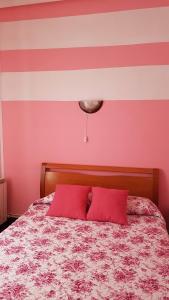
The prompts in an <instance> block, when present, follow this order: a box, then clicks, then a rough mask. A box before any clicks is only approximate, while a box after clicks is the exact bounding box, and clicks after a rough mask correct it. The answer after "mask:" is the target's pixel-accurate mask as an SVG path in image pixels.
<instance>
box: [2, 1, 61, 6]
mask: <svg viewBox="0 0 169 300" xmlns="http://www.w3.org/2000/svg"><path fill="white" fill-rule="evenodd" d="M54 1H63V0H1V2H0V7H10V6H20V5H28V4H35V3H44V2H54Z"/></svg>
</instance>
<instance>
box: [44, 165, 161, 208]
mask: <svg viewBox="0 0 169 300" xmlns="http://www.w3.org/2000/svg"><path fill="white" fill-rule="evenodd" d="M158 175H159V169H154V168H153V169H151V168H132V167H129V168H128V167H112V166H93V165H73V164H70V165H69V164H58V163H42V168H41V182H40V196H41V197H44V196H47V195H48V194H50V193H52V192H54V191H55V187H56V184H79V185H90V186H101V187H106V188H117V189H128V190H129V194H130V195H133V196H142V197H147V198H149V199H151V200H152V201H153V202H154V203H156V204H158Z"/></svg>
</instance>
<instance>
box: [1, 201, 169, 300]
mask: <svg viewBox="0 0 169 300" xmlns="http://www.w3.org/2000/svg"><path fill="white" fill-rule="evenodd" d="M48 208H49V205H48V204H40V203H39V204H38V203H36V205H31V207H30V208H29V210H28V211H27V212H26V213H25V214H24V215H23V216H21V217H20V218H19V219H18V220H17V221H16V222H15V223H14V224H12V225H11V226H10V227H8V229H6V230H5V231H3V232H2V233H1V234H0V299H3V300H13V299H15V300H17V299H19V300H22V299H29V300H35V299H36V300H42V299H43V300H45V299H57V300H60V299H63V300H81V299H86V300H88V299H89V300H99V299H104V300H141V299H142V300H148V299H152V300H162V299H163V300H167V299H169V240H168V235H167V232H166V229H165V223H164V220H163V218H162V217H160V215H159V216H157V215H158V214H157V215H153V216H141V215H129V216H128V223H129V225H128V226H124V225H123V226H122V225H117V224H113V223H103V222H102V223H101V222H90V221H80V220H71V219H65V218H52V217H46V216H45V214H46V212H47V210H48Z"/></svg>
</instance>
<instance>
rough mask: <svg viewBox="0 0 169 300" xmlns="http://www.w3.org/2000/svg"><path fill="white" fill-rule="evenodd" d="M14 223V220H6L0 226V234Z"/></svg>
mask: <svg viewBox="0 0 169 300" xmlns="http://www.w3.org/2000/svg"><path fill="white" fill-rule="evenodd" d="M14 221H16V218H12V217H11V218H8V219H7V221H6V222H5V223H3V224H1V225H0V232H1V231H3V230H4V229H6V228H7V227H8V226H9V225H11V224H12V223H13V222H14Z"/></svg>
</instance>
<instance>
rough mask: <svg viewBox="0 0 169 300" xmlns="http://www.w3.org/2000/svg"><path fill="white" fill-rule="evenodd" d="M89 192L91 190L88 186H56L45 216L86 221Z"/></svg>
mask: <svg viewBox="0 0 169 300" xmlns="http://www.w3.org/2000/svg"><path fill="white" fill-rule="evenodd" d="M90 190H91V188H90V187H88V186H80V185H67V184H64V185H62V184H60V185H57V186H56V190H55V195H54V199H53V201H52V203H51V206H50V207H49V210H48V212H47V216H52V217H65V218H73V219H81V220H86V208H87V201H88V193H89V192H90Z"/></svg>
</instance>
